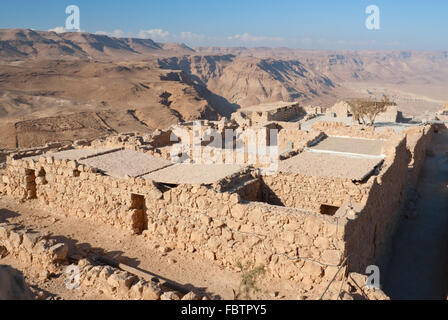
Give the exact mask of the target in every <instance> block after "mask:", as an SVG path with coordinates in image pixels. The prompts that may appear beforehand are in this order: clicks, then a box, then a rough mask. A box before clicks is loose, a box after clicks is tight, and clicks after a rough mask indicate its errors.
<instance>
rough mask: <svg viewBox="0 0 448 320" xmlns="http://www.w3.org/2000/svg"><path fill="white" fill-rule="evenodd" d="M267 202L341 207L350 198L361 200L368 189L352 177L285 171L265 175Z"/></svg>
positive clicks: (297, 205) (285, 204)
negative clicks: (318, 175) (332, 176)
mask: <svg viewBox="0 0 448 320" xmlns="http://www.w3.org/2000/svg"><path fill="white" fill-rule="evenodd" d="M263 194H264V195H265V200H266V202H268V203H271V204H274V205H280V206H286V207H291V208H303V209H309V210H313V211H316V212H319V209H320V205H322V204H325V205H331V206H335V207H340V206H342V204H343V203H344V202H345V201H347V200H348V199H353V201H361V200H362V199H363V198H364V197H365V196H366V195H367V190H365V188H363V187H362V186H361V187H360V186H358V185H356V184H355V183H353V182H352V181H351V180H350V179H342V178H329V177H313V176H305V175H300V174H293V173H282V172H279V173H277V174H274V175H271V176H265V177H263Z"/></svg>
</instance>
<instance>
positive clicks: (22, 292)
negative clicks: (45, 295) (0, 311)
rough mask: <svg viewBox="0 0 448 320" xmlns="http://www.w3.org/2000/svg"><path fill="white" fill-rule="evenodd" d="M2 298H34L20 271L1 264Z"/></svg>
mask: <svg viewBox="0 0 448 320" xmlns="http://www.w3.org/2000/svg"><path fill="white" fill-rule="evenodd" d="M0 284H1V285H0V300H34V295H33V293H32V292H31V290H30V288H29V287H28V285H27V284H26V283H25V281H24V280H23V275H22V273H21V272H20V271H17V270H16V269H13V268H11V267H10V266H5V265H0Z"/></svg>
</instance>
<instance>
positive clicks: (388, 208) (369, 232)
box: [344, 138, 409, 273]
mask: <svg viewBox="0 0 448 320" xmlns="http://www.w3.org/2000/svg"><path fill="white" fill-rule="evenodd" d="M408 161H409V157H408V152H407V149H406V139H405V138H404V139H402V140H401V141H400V143H399V144H398V145H397V146H396V149H395V153H394V154H393V155H392V156H391V155H389V156H388V157H387V158H386V160H385V163H384V164H383V166H382V169H381V172H380V174H379V175H378V176H373V177H371V178H370V179H369V181H368V182H367V183H366V190H368V194H367V196H366V197H364V201H362V202H361V203H358V204H355V203H352V204H353V205H354V209H355V211H356V215H355V216H354V217H352V218H351V219H349V220H348V222H347V225H346V228H345V237H344V240H345V243H346V252H347V253H348V255H349V267H350V270H351V271H356V272H361V273H363V272H364V271H365V268H366V267H367V266H368V265H370V264H375V263H376V264H381V263H382V259H383V257H384V256H385V255H386V253H387V248H388V247H390V241H391V237H392V236H393V234H394V232H395V228H396V226H397V222H398V221H399V220H400V217H401V215H400V212H401V211H400V207H401V205H402V202H403V201H404V200H405V193H406V186H407V182H408V180H407V177H408V175H407V164H408Z"/></svg>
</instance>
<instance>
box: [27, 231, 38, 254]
mask: <svg viewBox="0 0 448 320" xmlns="http://www.w3.org/2000/svg"><path fill="white" fill-rule="evenodd" d="M41 238H42V235H41V234H40V233H38V232H26V233H24V234H23V243H22V245H23V247H24V248H25V249H26V250H27V251H28V252H32V250H33V248H34V246H35V245H36V243H37V242H38V241H39V240H40V239H41Z"/></svg>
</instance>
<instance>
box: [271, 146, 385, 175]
mask: <svg viewBox="0 0 448 320" xmlns="http://www.w3.org/2000/svg"><path fill="white" fill-rule="evenodd" d="M381 161H382V159H366V158H357V157H350V156H344V155H336V154H330V153H313V152H302V153H301V154H299V155H297V156H295V157H292V158H289V159H287V160H284V161H280V164H279V171H281V172H291V173H298V174H304V175H308V176H317V177H332V178H343V179H352V180H362V179H363V178H364V176H365V175H367V174H369V173H370V172H371V171H372V170H373V169H374V167H375V166H376V165H378V164H379V163H380V162H381Z"/></svg>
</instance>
